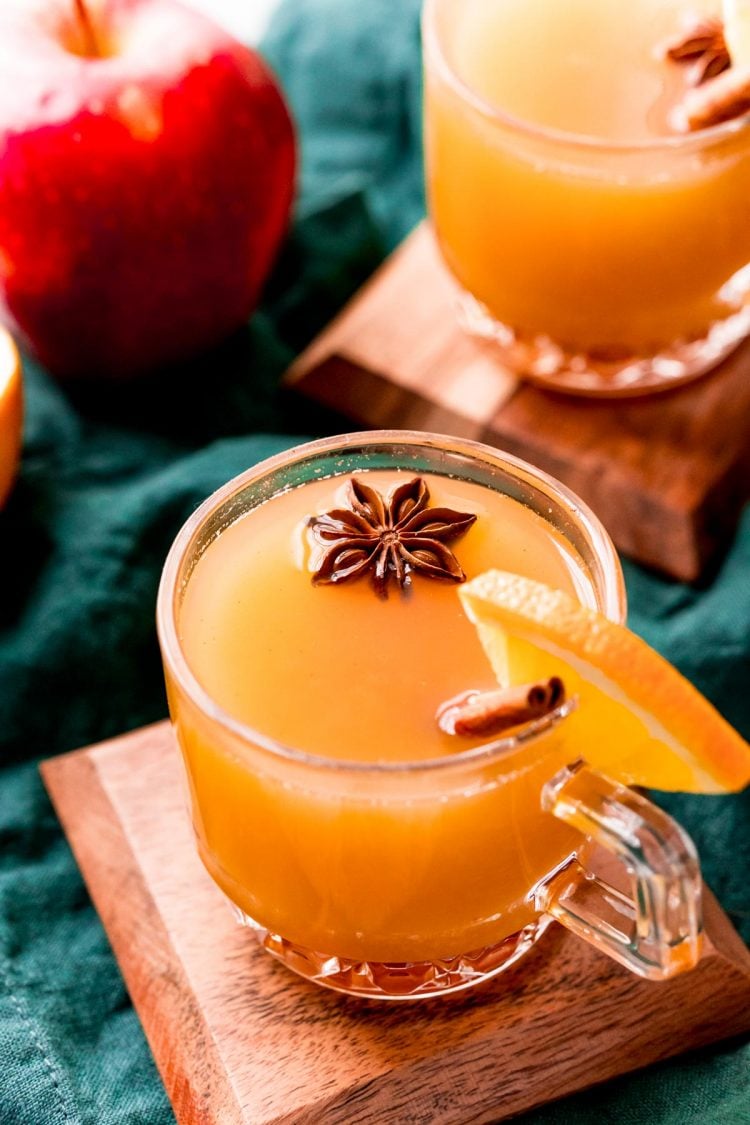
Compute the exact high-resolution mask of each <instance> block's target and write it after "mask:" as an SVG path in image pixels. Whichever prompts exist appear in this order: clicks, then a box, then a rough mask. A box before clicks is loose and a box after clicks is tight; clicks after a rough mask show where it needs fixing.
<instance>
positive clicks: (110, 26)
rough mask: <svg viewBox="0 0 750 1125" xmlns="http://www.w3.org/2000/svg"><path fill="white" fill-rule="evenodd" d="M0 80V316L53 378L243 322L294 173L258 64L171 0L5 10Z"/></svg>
mask: <svg viewBox="0 0 750 1125" xmlns="http://www.w3.org/2000/svg"><path fill="white" fill-rule="evenodd" d="M0 75H2V81H1V82H0V319H2V320H4V321H5V322H6V323H7V325H8V326H9V327H10V328H11V330H12V331H14V332H16V333H17V334H18V335H20V336H21V338H22V339H24V340H25V341H26V343H27V344H28V345H29V346H30V347H31V348H32V350H33V351H34V352H36V354H37V355H38V356H39V358H40V359H41V361H42V362H43V363H44V364H45V365H46V366H47V367H48V368H49V369H50V370H51V371H53V372H55V373H56V374H58V375H60V376H98V375H105V374H109V375H126V374H130V373H133V372H138V371H142V370H145V369H148V368H152V367H156V366H158V365H161V364H165V363H170V362H172V361H175V360H178V359H181V358H183V357H185V356H187V355H189V354H191V353H194V352H196V351H199V350H200V349H203V348H206V347H208V346H209V345H211V344H213V343H214V342H216V341H217V340H219V339H221V338H222V337H223V336H225V335H226V334H227V333H228V332H230V331H231V330H232V329H233V328H236V327H237V326H238V325H240V324H242V323H243V321H245V320H246V319H247V317H248V315H249V314H250V312H251V311H252V309H253V308H254V306H255V304H256V302H257V300H258V297H259V294H260V290H261V287H262V285H263V282H264V280H265V278H266V276H267V274H268V272H269V270H270V267H271V264H272V262H273V259H274V256H275V254H276V252H277V249H278V247H279V243H280V241H281V239H282V237H283V234H284V231H285V229H286V226H287V222H288V218H289V211H290V206H291V201H292V194H293V182H294V168H295V148H294V134H293V129H292V125H291V122H290V119H289V114H288V112H287V110H286V107H285V104H284V101H283V98H282V96H281V94H280V92H279V89H278V87H277V85H276V83H275V82H274V79H273V78H272V76H271V74H270V73H269V71H268V70H267V68H266V67H265V65H264V64H263V62H262V61H261V59H260V58H259V57H258V55H257V54H256V53H255V52H253V51H251V50H248V49H247V48H246V47H244V46H242V45H241V44H239V43H237V42H236V41H235V40H234V39H232V38H231V36H229V35H228V34H227V33H226V32H224V31H223V30H222V29H221V28H219V27H217V26H215V25H214V24H213V23H212V22H211V21H210V20H207V19H206V18H205V17H203V16H201V15H199V14H198V13H196V12H193V11H191V10H190V9H189V8H186V7H183V6H182V4H180V3H179V2H178V0H100V2H99V3H97V2H96V0H87V2H86V0H0Z"/></svg>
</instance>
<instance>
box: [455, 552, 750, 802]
mask: <svg viewBox="0 0 750 1125" xmlns="http://www.w3.org/2000/svg"><path fill="white" fill-rule="evenodd" d="M458 593H459V597H460V598H461V602H462V605H463V607H464V610H465V612H466V614H467V615H468V617H469V618H470V620H471V621H472V622H473V623H474V624H475V626H476V628H477V631H478V634H479V638H480V640H481V642H482V645H483V647H484V649H485V652H486V653H487V656H488V658H489V660H490V663H491V664H492V667H493V669H494V671H495V674H496V675H497V676H498V678H499V679H500V680H501V682H502V681H506V682H507V680H508V679H510V681H511V682H514V683H518V682H525V681H527V680H528V681H535V680H541V679H544V678H548V677H550V676H560V677H561V679H562V680H563V682H564V684H565V688H566V691H567V694H568V695H569V696H572V695H577V696H578V698H579V706H578V708H577V709H576V711H574V712H573V714H571V715H570V716H569V717H568V718H567V719H566V720H565V722H566V726H568V728H569V732H570V735H571V739H572V741H573V744H574V745H575V747H576V749H577V750H578V751H579V752H580V756H581V757H583V758H585V759H586V761H587V762H588V763H589V764H590V765H592V766H593V767H594V768H596V769H600V770H602V771H604V772H605V773H607V774H609V775H610V776H612V777H615V778H617V779H618V780H620V781H623V782H625V783H626V784H629V785H645V786H648V787H649V788H654V789H662V790H669V791H679V792H687V793H727V792H733V791H737V790H740V789H743V788H744V787H745V786H746V785H747V784H748V783H750V746H749V745H748V743H747V742H746V741H745V740H744V739H743V738H742V736H741V735H740V734H739V733H738V732H737V731H736V730H734V728H733V727H732V726H730V724H729V723H728V722H727V721H726V720H725V719H724V718H722V716H721V715H720V714H719V712H718V711H717V710H716V708H715V707H713V705H712V704H711V703H709V701H708V700H707V699H706V698H705V697H704V696H703V695H701V693H700V692H699V691H698V690H697V688H695V687H694V686H693V685H692V684H691V683H690V682H689V681H688V680H686V679H685V677H684V676H682V675H681V674H680V673H679V672H678V671H677V669H676V668H674V667H673V666H672V665H671V664H670V663H669V662H668V661H666V660H665V659H664V658H663V657H661V656H660V655H659V654H658V653H657V652H655V651H654V650H653V649H652V648H650V647H649V645H647V644H646V642H645V641H643V640H641V638H640V637H638V636H636V635H635V633H632V632H631V631H630V630H629V629H627V628H625V626H623V625H617V624H615V623H614V622H612V621H610V620H609V619H608V618H606V617H604V616H603V615H602V614H600V613H597V612H596V611H595V610H592V609H589V608H587V607H586V606H583V605H581V604H580V603H579V602H577V601H576V600H575V599H574V598H572V597H570V595H569V594H565V593H563V592H562V591H560V590H554V589H552V588H551V587H549V586H545V585H543V584H542V583H540V582H535V581H533V580H532V579H529V578H522V577H520V576H519V575H517V574H509V573H507V572H505V571H499V570H491V571H487V572H486V573H484V574H480V575H479V576H478V577H477V578H474V579H473V580H472V581H470V582H467V583H466V584H465V585H464V586H461V587H460V588H459V591H458Z"/></svg>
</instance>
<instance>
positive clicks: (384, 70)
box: [0, 0, 750, 1125]
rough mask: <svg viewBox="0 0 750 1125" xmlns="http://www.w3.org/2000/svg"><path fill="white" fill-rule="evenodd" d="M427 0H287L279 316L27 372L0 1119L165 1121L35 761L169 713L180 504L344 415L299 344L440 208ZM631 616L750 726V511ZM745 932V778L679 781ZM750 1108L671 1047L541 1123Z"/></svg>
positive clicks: (2, 811) (98, 1124)
mask: <svg viewBox="0 0 750 1125" xmlns="http://www.w3.org/2000/svg"><path fill="white" fill-rule="evenodd" d="M417 7H418V5H417V2H416V0H371V3H369V4H365V5H362V4H357V3H353V2H352V0H288V2H287V3H286V5H285V6H284V7H282V9H281V11H280V13H279V14H278V16H277V18H276V19H275V21H274V23H273V24H272V26H271V29H270V31H269V33H268V35H267V38H266V41H265V45H264V50H265V53H266V55H267V57H268V58H269V59H270V61H271V62H272V64H273V65H274V66H275V68H276V70H277V72H278V73H279V75H280V76H281V79H282V81H283V83H284V85H285V87H286V90H287V93H288V96H289V98H290V100H291V103H292V107H293V110H294V113H295V115H296V118H297V121H298V123H299V128H300V134H301V141H302V150H303V156H304V164H303V175H302V185H301V197H300V201H299V205H298V210H297V217H296V221H295V225H294V230H293V232H292V235H291V237H290V239H289V242H288V245H287V247H286V248H285V250H284V253H283V255H282V258H281V260H280V262H279V264H278V268H277V270H276V272H275V275H274V278H273V279H272V282H271V284H270V285H269V289H268V293H267V296H266V299H265V302H264V305H263V308H262V309H261V311H260V312H259V313H258V314H257V315H256V316H255V318H254V319H253V321H252V324H251V325H250V326H249V327H248V328H247V329H246V330H244V331H242V332H240V333H239V334H238V335H237V336H236V337H235V338H234V339H232V340H230V341H228V342H227V343H226V344H225V345H224V346H222V347H221V348H219V349H217V350H216V351H215V352H214V353H213V354H211V355H209V356H205V357H200V358H197V359H196V360H195V362H194V363H193V364H191V365H189V366H186V367H185V368H183V369H182V370H181V371H179V372H177V373H175V374H172V375H171V376H164V377H161V378H159V379H157V380H150V381H148V382H147V383H144V384H143V385H140V386H130V387H118V388H113V387H106V388H102V389H100V390H99V391H98V392H94V391H93V390H92V389H91V388H89V389H87V390H82V389H79V390H76V391H71V390H62V389H60V388H59V387H58V386H57V385H56V384H55V383H54V382H53V381H51V380H50V378H49V377H48V376H47V375H46V374H45V373H44V372H43V371H41V370H40V369H38V367H36V366H35V365H34V364H33V363H29V364H28V366H27V405H28V409H27V418H26V432H25V451H24V458H23V467H22V474H21V478H20V481H19V483H18V486H17V488H16V490H15V493H14V495H13V498H12V501H11V503H10V505H9V506H8V508H7V510H5V511H4V512H2V513H1V514H0V579H1V581H0V591H2V593H1V594H0V746H1V747H2V775H1V777H0V1125H79V1123H81V1125H126V1123H128V1125H141V1123H145V1125H162V1123H165V1125H166V1123H167V1122H170V1121H172V1120H173V1117H172V1113H171V1110H170V1108H169V1105H168V1102H167V1099H166V1097H165V1094H164V1091H163V1089H162V1086H161V1083H160V1081H159V1078H158V1076H157V1073H156V1071H155V1068H154V1065H153V1063H152V1060H151V1057H150V1054H149V1051H148V1048H147V1046H146V1043H145V1040H144V1038H143V1035H142V1032H141V1029H140V1026H139V1023H138V1020H137V1017H136V1016H135V1013H134V1011H133V1009H132V1007H131V1005H130V1001H129V999H128V996H127V993H126V992H125V989H124V987H123V983H122V980H121V977H120V974H119V972H118V969H117V966H116V964H115V962H114V959H113V957H112V954H111V951H110V949H109V945H108V943H107V939H106V937H105V935H104V932H103V930H102V928H101V925H100V923H99V921H98V918H97V916H96V914H95V912H94V910H93V908H92V906H91V903H90V901H89V899H88V897H87V894H86V891H85V889H84V887H83V885H82V882H81V879H80V876H79V874H78V872H77V869H76V866H75V863H74V861H73V859H72V856H71V854H70V851H69V849H68V846H67V844H66V842H65V840H64V838H63V835H62V833H61V831H60V828H59V826H58V824H57V821H56V818H55V816H54V814H53V812H52V810H51V808H50V805H49V803H48V800H47V798H46V796H45V793H44V791H43V788H42V786H41V783H40V781H39V779H38V775H37V772H36V763H37V760H38V759H39V758H43V757H47V756H49V755H51V754H56V753H58V752H62V751H65V750H69V749H72V748H73V747H76V746H78V745H82V744H85V743H90V742H93V741H96V740H98V739H101V738H104V737H107V736H109V735H113V734H116V733H118V732H120V731H124V730H127V729H129V728H132V727H136V726H138V725H140V724H142V723H144V722H148V721H150V720H153V719H157V718H159V717H161V716H163V715H164V713H165V703H164V697H163V687H162V681H161V671H160V664H159V656H158V650H157V645H156V640H155V636H154V629H153V608H154V599H155V593H156V585H157V580H158V575H159V569H160V565H161V563H162V560H163V558H164V555H165V553H166V551H167V548H168V546H169V543H170V541H171V539H172V537H173V536H174V534H175V532H176V531H177V529H178V527H179V526H180V524H181V522H182V521H183V520H184V518H185V517H186V516H187V515H188V514H189V512H190V511H191V510H192V509H193V508H194V507H195V506H196V504H197V503H198V502H199V501H200V500H201V499H202V498H203V497H204V496H205V495H206V494H207V493H209V492H210V491H211V490H212V489H213V488H215V487H216V486H218V485H219V484H220V483H222V482H223V481H224V480H226V479H227V478H228V477H230V476H232V475H234V474H235V473H237V472H239V471H240V470H242V469H244V468H245V467H247V466H248V465H250V464H252V463H253V462H256V461H257V460H259V459H260V458H263V457H265V456H267V455H268V454H270V453H273V452H275V451H277V450H279V449H282V448H284V447H285V446H287V445H289V444H292V443H294V442H295V441H298V440H300V439H301V438H302V437H303V436H307V435H309V436H313V435H315V434H319V433H323V432H325V431H326V429H327V427H329V426H330V424H331V423H330V420H329V419H326V418H324V417H323V416H320V417H317V416H316V415H315V413H314V412H313V411H311V410H310V409H308V408H304V409H301V408H300V407H299V406H295V405H294V404H293V403H292V402H291V401H286V400H285V399H284V398H283V396H282V395H281V394H280V392H279V390H278V377H279V375H280V373H281V372H282V370H283V369H284V367H285V366H286V364H287V363H288V362H289V360H290V359H291V358H292V356H293V355H294V354H295V352H297V351H298V350H299V349H300V348H301V347H302V346H303V345H304V343H305V342H306V340H308V339H309V338H310V337H311V336H312V335H313V334H314V333H315V332H316V331H317V330H318V329H319V328H321V327H322V326H323V325H324V324H325V323H326V322H327V321H328V320H329V319H330V317H331V316H332V315H333V313H334V312H335V311H336V309H337V308H339V307H340V305H341V304H342V302H343V301H344V300H345V299H346V297H347V296H348V295H349V294H350V293H352V292H353V291H354V290H355V289H356V287H357V286H358V285H359V284H360V283H361V282H362V280H363V279H364V278H365V277H366V276H367V275H368V274H369V273H370V272H371V271H372V269H373V268H374V267H375V266H376V264H377V263H378V261H379V260H380V259H381V258H382V256H383V255H384V253H385V252H386V251H387V250H388V249H389V248H391V247H392V246H394V245H395V244H396V243H397V242H398V241H399V240H400V238H401V237H402V236H403V235H404V234H406V232H407V231H408V230H409V229H410V228H411V227H412V225H413V224H414V223H415V222H416V221H417V220H418V219H419V217H420V216H421V214H422V211H423V198H422V188H421V172H420V110H419V98H420V94H419V64H418V44H419V35H418V14H417ZM626 575H627V584H628V590H629V595H630V599H631V608H632V613H631V623H632V625H633V627H634V628H635V629H637V631H638V632H640V633H641V634H642V635H643V636H645V637H646V638H647V639H648V640H649V641H650V642H651V643H652V644H654V645H655V646H656V647H657V648H658V649H659V650H660V651H661V652H663V653H664V654H665V655H666V656H668V657H669V658H670V659H671V660H672V661H674V662H675V663H676V664H677V665H678V666H679V667H680V668H681V669H682V670H683V671H684V672H685V673H686V674H687V675H688V676H689V677H690V678H691V679H692V680H694V681H695V683H696V684H697V685H698V686H699V687H700V688H701V689H702V690H703V691H704V692H706V694H707V695H709V696H710V698H712V699H713V700H714V702H715V703H716V704H717V705H718V706H719V707H720V708H721V709H722V710H723V711H724V713H725V714H726V715H727V716H728V718H729V719H730V720H731V721H732V722H733V723H734V724H735V725H736V726H737V727H738V728H739V729H740V730H742V731H743V733H744V734H745V735H746V736H748V735H750V693H748V690H747V685H748V682H750V677H749V676H748V673H749V672H750V512H747V513H746V515H745V518H744V520H743V522H742V525H741V527H740V530H739V533H738V535H737V538H736V541H735V543H734V544H733V546H732V548H731V550H730V552H729V554H728V555H727V557H726V559H725V561H724V563H723V565H722V566H721V568H720V569H719V570H718V571H717V572H716V573H715V574H714V575H713V576H712V578H711V580H710V581H708V582H707V583H706V584H705V585H704V586H703V587H702V588H701V589H690V588H687V587H684V586H681V585H676V584H674V583H669V582H666V581H664V580H662V579H660V578H656V577H654V576H653V575H650V574H647V573H645V572H644V571H641V570H639V569H638V568H637V567H635V566H632V565H629V566H627V568H626ZM664 800H665V803H666V804H667V805H668V807H669V808H670V810H671V811H673V812H674V813H675V814H676V815H677V816H678V817H679V818H680V819H681V820H682V821H683V823H684V824H685V825H686V826H687V827H688V829H689V830H690V831H691V833H692V834H693V836H694V838H695V839H696V841H697V843H698V846H699V848H700V851H701V854H702V857H703V864H704V868H705V871H706V874H707V877H708V880H709V881H710V882H711V883H712V885H713V886H714V888H715V889H716V891H717V892H718V894H719V897H720V899H721V901H722V902H723V904H724V906H725V907H726V909H727V910H728V911H729V912H730V914H731V915H732V916H733V918H734V921H735V923H736V924H737V926H738V927H739V929H740V930H741V932H742V933H743V935H744V937H745V939H746V940H750V896H749V894H748V889H747V888H748V873H749V872H750V817H749V815H748V814H749V813H750V797H749V796H748V795H744V796H738V797H731V798H730V797H725V798H711V799H699V798H688V797H675V796H671V797H668V798H664ZM524 1120H525V1121H527V1122H534V1123H536V1125H541V1123H545V1125H548V1123H549V1125H553V1123H554V1125H561V1123H564V1122H577V1123H591V1125H593V1123H594V1122H597V1123H598V1122H600V1121H602V1120H606V1121H609V1120H611V1121H617V1122H622V1123H626V1125H627V1123H646V1122H648V1123H649V1125H690V1123H695V1125H698V1123H701V1125H702V1123H705V1125H720V1123H725V1125H741V1123H742V1125H746V1123H747V1122H748V1121H750V1046H748V1044H747V1043H746V1042H745V1043H734V1044H732V1045H729V1046H727V1045H724V1046H720V1047H717V1048H714V1049H712V1050H710V1051H704V1052H701V1054H700V1055H699V1056H697V1057H695V1056H694V1057H690V1058H684V1059H680V1060H677V1061H674V1062H671V1063H669V1064H666V1065H662V1066H659V1067H654V1068H652V1069H651V1070H649V1071H647V1072H645V1073H643V1074H639V1075H637V1076H633V1077H631V1078H627V1079H622V1080H619V1081H615V1082H612V1083H609V1084H608V1085H606V1086H604V1087H602V1088H601V1089H598V1090H596V1091H593V1092H589V1093H587V1094H585V1095H580V1096H576V1097H574V1098H570V1099H568V1100H567V1101H565V1102H562V1103H559V1104H556V1105H553V1106H549V1107H547V1108H545V1109H542V1110H539V1111H537V1112H535V1113H532V1114H530V1115H527V1117H526V1118H524Z"/></svg>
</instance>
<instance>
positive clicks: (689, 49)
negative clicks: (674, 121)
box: [665, 18, 732, 86]
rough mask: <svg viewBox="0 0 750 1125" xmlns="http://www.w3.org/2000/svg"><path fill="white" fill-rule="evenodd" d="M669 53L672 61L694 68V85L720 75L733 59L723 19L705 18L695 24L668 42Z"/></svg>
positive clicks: (691, 79)
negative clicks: (726, 39) (725, 35)
mask: <svg viewBox="0 0 750 1125" xmlns="http://www.w3.org/2000/svg"><path fill="white" fill-rule="evenodd" d="M665 54H666V56H667V58H668V59H671V60H672V62H676V63H682V64H686V65H688V66H689V67H690V72H689V81H690V85H691V86H701V85H702V84H703V83H704V82H707V81H708V80H709V79H710V78H715V77H716V75H717V74H722V73H723V71H725V70H727V69H728V68H729V67H730V65H731V61H732V60H731V58H730V56H729V51H728V50H727V45H726V41H725V39H724V27H723V24H722V22H721V20H718V19H711V18H708V19H701V20H698V21H697V22H695V23H693V24H692V26H691V27H689V28H688V29H687V30H686V31H685V32H683V34H682V35H681V36H680V37H679V38H678V39H675V40H674V41H673V42H671V43H668V44H667V46H666V48H665Z"/></svg>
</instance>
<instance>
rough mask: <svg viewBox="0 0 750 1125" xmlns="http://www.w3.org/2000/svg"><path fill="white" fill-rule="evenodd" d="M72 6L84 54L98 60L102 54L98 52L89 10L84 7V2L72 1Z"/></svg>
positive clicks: (80, 0) (83, 0)
mask: <svg viewBox="0 0 750 1125" xmlns="http://www.w3.org/2000/svg"><path fill="white" fill-rule="evenodd" d="M73 5H74V7H75V14H76V19H77V20H78V24H79V27H80V28H81V32H82V34H83V40H84V44H85V48H86V54H87V55H91V56H94V57H96V58H98V57H100V56H101V53H102V52H101V51H100V50H99V43H98V42H97V38H96V32H95V31H94V24H93V22H92V20H91V16H90V14H89V10H88V8H87V7H86V4H85V0H73Z"/></svg>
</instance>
